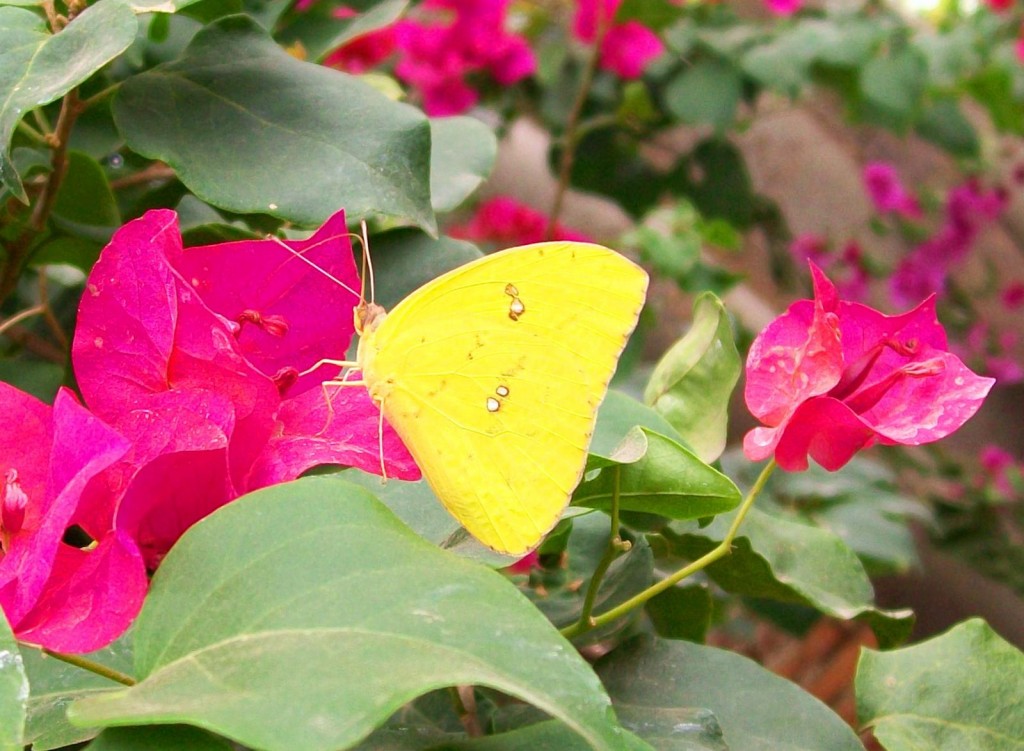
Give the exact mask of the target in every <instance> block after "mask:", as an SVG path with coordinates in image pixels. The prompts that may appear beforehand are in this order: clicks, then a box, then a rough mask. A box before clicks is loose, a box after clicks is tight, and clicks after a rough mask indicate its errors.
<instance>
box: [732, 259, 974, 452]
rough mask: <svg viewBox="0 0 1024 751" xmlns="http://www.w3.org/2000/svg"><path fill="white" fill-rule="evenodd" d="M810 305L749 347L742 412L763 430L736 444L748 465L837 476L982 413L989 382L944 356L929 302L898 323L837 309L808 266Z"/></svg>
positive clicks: (794, 310) (826, 284)
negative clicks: (815, 468) (816, 467)
mask: <svg viewBox="0 0 1024 751" xmlns="http://www.w3.org/2000/svg"><path fill="white" fill-rule="evenodd" d="M811 274H812V277H813V279H814V299H813V300H800V301H798V302H796V303H794V304H793V305H792V306H790V308H789V310H787V311H786V312H785V313H784V314H783V315H781V316H780V317H779V318H776V319H775V320H774V321H773V322H772V323H770V324H769V325H768V327H767V328H766V329H765V330H764V331H762V332H761V333H760V334H759V335H758V336H757V338H756V339H755V340H754V343H753V345H752V346H751V348H750V354H749V355H748V357H747V367H746V373H747V384H746V394H745V396H746V401H747V407H748V408H749V409H750V411H751V412H752V413H753V414H754V416H755V417H757V418H758V419H759V420H761V422H763V423H764V424H765V427H759V428H754V429H753V430H751V431H750V432H749V433H747V435H746V437H745V438H744V441H743V449H744V453H745V454H746V455H747V457H748V458H749V459H751V460H753V461H759V460H762V459H767V458H768V457H769V456H772V455H774V456H775V459H776V461H777V462H778V464H779V466H780V467H782V468H783V469H786V470H791V471H796V470H803V469H806V468H807V457H808V454H809V455H810V456H811V457H813V458H814V460H815V461H817V462H818V463H819V464H820V465H821V466H823V467H825V468H826V469H829V470H836V469H839V468H840V467H842V466H843V465H844V464H846V462H848V461H849V460H850V459H851V458H852V457H853V455H854V454H855V453H856V452H857V451H859V450H860V449H862V448H866V447H868V446H870V445H872V444H874V443H882V444H888V445H894V444H903V445H911V446H916V445H919V444H922V443H930V442H931V441H935V440H938V439H940V438H943V437H945V436H947V435H949V434H950V433H952V432H953V431H955V430H956V429H957V428H959V427H960V426H961V425H963V423H964V422H966V421H967V419H968V418H970V417H971V416H972V415H973V414H974V413H975V412H976V411H977V410H978V407H980V406H981V402H982V400H983V399H984V398H985V395H986V394H987V393H988V391H989V389H990V388H991V387H992V384H993V382H994V381H993V379H991V378H982V377H980V376H978V375H975V374H974V373H973V372H971V371H970V370H969V369H968V368H967V367H966V366H965V365H964V364H963V363H962V362H961V361H960V360H959V359H958V358H957V357H956V356H955V355H953V354H951V353H950V352H948V351H947V350H948V347H947V345H946V334H945V331H943V329H942V326H941V325H940V324H939V322H938V320H937V319H936V317H935V301H934V298H929V299H928V300H926V301H924V302H923V303H921V304H920V305H919V306H918V307H916V308H915V309H913V310H911V311H909V312H907V313H904V314H902V315H898V316H886V315H883V314H882V313H879V312H878V311H876V310H873V309H872V308H869V307H867V306H866V305H861V304H860V303H850V302H844V301H841V300H840V299H839V296H838V294H837V293H836V289H835V287H834V286H833V284H832V283H831V282H830V281H829V280H828V278H827V277H826V276H825V275H824V274H823V273H822V272H821V270H820V269H818V268H817V267H816V266H814V265H813V264H812V265H811Z"/></svg>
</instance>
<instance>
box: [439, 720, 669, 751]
mask: <svg viewBox="0 0 1024 751" xmlns="http://www.w3.org/2000/svg"><path fill="white" fill-rule="evenodd" d="M589 748H590V746H589V745H587V743H586V742H585V741H583V739H581V738H580V737H579V736H578V735H576V734H575V733H573V732H572V731H570V730H569V729H568V728H566V727H565V725H563V724H562V723H560V722H554V721H553V720H548V721H547V722H538V723H535V724H533V725H528V726H527V727H524V728H519V729H518V730H512V731H510V732H507V733H498V734H497V735H489V736H484V737H482V738H473V739H472V740H466V741H461V742H459V741H455V742H447V743H444V744H443V745H442V746H440V747H436V751H543V749H552V750H554V749H557V750H558V751H588V749H589ZM620 748H621V749H622V751H654V749H653V748H652V747H651V746H650V745H649V744H647V743H646V742H645V741H643V740H642V739H640V738H639V737H637V736H635V735H633V734H632V733H629V732H625V733H623V734H622V745H621V746H620ZM662 749H664V747H660V746H659V750H662Z"/></svg>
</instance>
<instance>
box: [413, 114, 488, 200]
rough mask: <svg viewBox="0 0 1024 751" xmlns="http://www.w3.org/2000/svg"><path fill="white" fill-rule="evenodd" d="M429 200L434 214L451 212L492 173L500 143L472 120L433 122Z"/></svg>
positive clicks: (481, 125) (441, 120) (457, 119)
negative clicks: (435, 212)
mask: <svg viewBox="0 0 1024 751" xmlns="http://www.w3.org/2000/svg"><path fill="white" fill-rule="evenodd" d="M430 135H431V144H430V200H431V203H432V204H433V206H434V211H437V212H439V213H441V212H445V211H451V210H453V209H456V208H458V207H459V205H460V204H461V203H462V202H463V201H465V200H466V199H467V198H469V196H470V195H472V193H473V191H475V190H476V189H477V188H478V187H479V186H480V183H482V182H483V181H484V178H486V177H487V176H488V175H489V174H490V173H491V168H492V167H493V166H494V159H495V157H496V156H497V155H498V140H497V139H496V138H495V137H494V133H493V132H491V129H490V128H488V127H487V126H486V125H484V124H483V123H482V122H480V121H479V120H477V119H476V118H473V117H444V118H438V119H434V120H431V121H430Z"/></svg>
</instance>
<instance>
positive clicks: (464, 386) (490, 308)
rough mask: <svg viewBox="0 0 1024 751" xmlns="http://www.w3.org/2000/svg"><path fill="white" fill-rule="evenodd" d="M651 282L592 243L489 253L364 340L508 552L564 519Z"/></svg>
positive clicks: (468, 522) (374, 386)
mask: <svg viewBox="0 0 1024 751" xmlns="http://www.w3.org/2000/svg"><path fill="white" fill-rule="evenodd" d="M646 289H647V274H646V273H645V272H644V271H643V270H642V269H641V268H640V267H638V266H636V265H635V264H633V263H632V262H630V261H629V260H627V259H625V258H623V257H622V256H621V255H619V254H618V253H616V252H614V251H612V250H609V249H607V248H604V247H601V246H599V245H591V244H587V243H575V242H555V243H540V244H537V245H527V246H522V247H518V248H511V249H509V250H505V251H502V252H500V253H495V254H493V255H490V256H485V257H484V258H481V259H479V260H477V261H474V262H472V263H469V264H466V265H465V266H462V267H460V268H457V269H455V270H453V271H451V272H449V273H448V274H445V275H444V276H441V277H439V278H438V279H435V280H434V281H432V282H430V283H429V284H427V285H425V286H423V287H421V288H420V289H418V290H417V291H415V292H413V293H412V294H411V295H410V296H409V297H407V298H406V299H405V300H403V301H402V302H401V303H400V304H399V305H398V306H397V307H396V308H395V309H394V310H393V311H392V312H391V313H390V314H389V315H388V316H387V317H386V318H385V319H384V320H383V321H382V322H381V323H380V325H379V326H378V327H377V328H376V329H374V330H372V331H368V332H366V333H365V334H364V342H363V344H362V347H361V353H362V354H361V362H362V366H363V378H364V380H365V381H366V383H367V386H368V388H369V389H370V392H371V394H373V396H374V397H375V399H377V400H378V402H379V403H381V404H382V409H383V412H384V416H385V418H386V419H387V420H388V422H389V423H390V424H391V425H392V426H394V428H395V430H396V431H397V432H398V434H399V435H400V436H401V437H402V440H403V441H404V442H405V444H406V446H407V447H408V449H409V451H410V453H411V454H412V455H413V457H414V458H415V459H416V462H417V464H418V465H419V466H420V469H421V470H422V471H423V474H424V476H425V477H426V478H427V481H428V482H429V483H430V485H431V487H432V488H433V490H434V492H435V493H436V494H437V496H438V498H440V500H441V502H442V503H444V505H445V507H446V508H447V509H448V510H449V511H450V512H451V513H452V515H454V516H455V518H456V519H458V520H459V522H460V523H462V525H463V526H464V527H465V528H466V529H467V530H468V531H469V532H470V533H471V534H472V535H473V536H474V537H476V538H477V539H479V540H480V541H481V542H483V543H484V544H486V545H488V546H489V547H491V548H494V549H495V550H499V551H502V552H507V553H523V552H526V551H528V550H530V549H532V548H534V547H536V545H537V544H538V543H539V542H540V540H541V539H542V538H543V536H544V535H545V534H547V533H548V532H549V531H550V530H551V528H552V527H553V526H554V525H555V523H556V522H557V521H558V519H559V517H560V516H561V513H562V510H563V509H564V508H565V506H566V504H567V503H568V502H569V497H570V495H571V493H572V491H573V490H574V489H575V487H576V485H577V484H578V483H579V480H580V476H581V475H582V473H583V469H584V465H585V463H586V454H587V447H588V446H589V444H590V438H591V435H592V434H593V430H594V423H595V420H596V413H597V408H598V405H599V404H600V403H601V400H602V399H604V395H605V392H606V390H607V387H608V381H609V380H610V379H611V376H612V374H613V372H614V371H615V365H616V362H617V361H618V358H619V355H620V354H621V352H622V349H623V347H624V346H625V343H626V339H627V338H628V337H629V334H630V332H632V330H633V328H634V327H635V326H636V321H637V317H638V316H639V313H640V309H641V307H642V306H643V303H644V297H645V293H646Z"/></svg>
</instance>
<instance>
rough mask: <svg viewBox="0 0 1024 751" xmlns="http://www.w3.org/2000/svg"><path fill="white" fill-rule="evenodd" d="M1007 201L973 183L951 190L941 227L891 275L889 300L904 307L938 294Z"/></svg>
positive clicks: (995, 190)
mask: <svg viewBox="0 0 1024 751" xmlns="http://www.w3.org/2000/svg"><path fill="white" fill-rule="evenodd" d="M1007 201H1008V198H1007V195H1006V193H1005V191H1003V190H1002V189H1000V188H992V189H986V188H984V187H983V186H982V185H981V184H980V183H979V182H977V181H976V180H969V181H967V182H966V183H963V184H962V185H958V186H957V187H955V188H953V189H952V190H951V191H950V192H949V195H948V196H947V197H946V216H945V220H944V222H943V225H942V227H941V228H940V229H939V231H938V232H936V233H935V234H934V235H933V236H932V237H931V238H929V239H928V240H926V241H925V242H923V243H921V244H920V245H918V246H917V247H916V248H915V249H914V250H913V251H911V253H910V254H909V255H907V256H906V257H905V258H904V259H903V260H902V261H901V262H900V264H899V266H898V267H897V269H896V272H895V273H894V274H893V275H892V278H891V280H890V283H891V290H892V296H893V299H894V300H895V301H896V302H897V303H898V304H901V305H906V304H908V303H909V302H911V301H913V300H920V299H921V298H923V297H927V296H928V295H931V294H938V293H941V292H942V291H943V290H944V289H945V286H946V277H947V276H948V275H949V273H950V269H951V267H952V266H953V265H954V264H956V263H958V262H960V261H962V260H963V259H964V258H966V256H967V255H968V254H969V253H970V250H971V247H972V246H973V245H974V243H975V241H976V240H977V238H978V235H979V234H980V233H981V231H982V229H983V228H984V227H985V225H986V224H987V223H989V222H992V221H994V220H995V219H997V218H998V217H999V215H1000V214H1001V213H1002V212H1003V210H1004V209H1005V208H1006V204H1007Z"/></svg>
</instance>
